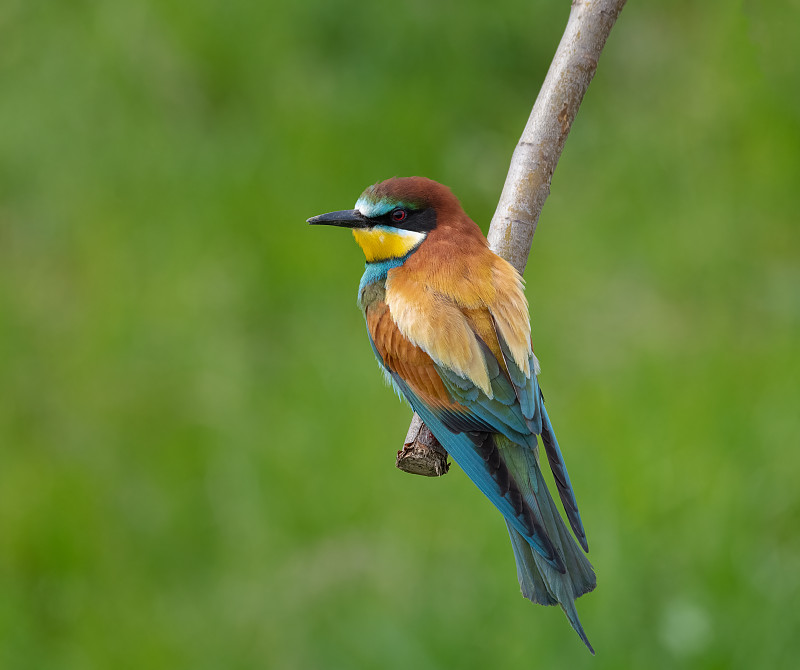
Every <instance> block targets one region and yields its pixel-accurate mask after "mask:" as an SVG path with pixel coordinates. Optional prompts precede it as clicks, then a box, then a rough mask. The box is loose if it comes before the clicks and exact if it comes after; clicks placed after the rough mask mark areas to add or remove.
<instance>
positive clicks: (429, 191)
mask: <svg viewBox="0 0 800 670" xmlns="http://www.w3.org/2000/svg"><path fill="white" fill-rule="evenodd" d="M460 211H463V210H461V205H460V204H459V203H458V200H457V199H456V197H455V196H454V195H453V194H452V192H451V191H450V189H449V188H447V187H446V186H443V185H442V184H439V183H438V182H435V181H432V180H430V179H425V178H424V177H394V178H392V179H387V180H386V181H382V182H379V183H377V184H373V185H372V186H370V187H369V188H367V190H365V191H364V192H363V193H362V194H361V197H359V199H358V201H357V202H356V206H355V209H346V210H342V211H339V212H330V213H328V214H320V215H319V216H314V217H312V218H310V219H308V223H310V224H311V225H327V226H341V227H343V228H351V229H352V231H353V237H355V239H356V242H358V245H359V246H360V247H361V249H362V250H363V251H364V255H365V256H366V258H367V262H368V263H373V262H380V261H386V260H390V259H395V258H402V257H403V256H405V255H406V254H408V253H410V252H411V251H413V250H414V249H416V248H417V247H419V246H420V245H421V244H422V243H423V242H424V241H425V239H426V237H427V236H428V234H429V233H430V232H431V231H433V230H435V229H436V227H437V223H438V222H440V221H441V219H442V217H443V215H444V216H446V215H448V214H450V213H451V212H460Z"/></svg>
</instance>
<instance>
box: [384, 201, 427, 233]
mask: <svg viewBox="0 0 800 670" xmlns="http://www.w3.org/2000/svg"><path fill="white" fill-rule="evenodd" d="M399 214H402V218H399V219H398V218H395V216H396V215H399ZM379 222H385V223H383V225H388V226H392V227H393V228H401V229H403V230H411V231H414V232H418V233H428V232H430V231H431V230H433V229H434V228H436V210H435V209H433V207H428V208H427V209H406V208H404V207H396V208H395V209H393V210H392V211H390V212H387V213H386V214H384V215H383V216H381V217H380V218H379V219H377V220H375V223H379Z"/></svg>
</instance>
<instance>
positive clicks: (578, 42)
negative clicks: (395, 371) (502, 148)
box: [397, 0, 625, 476]
mask: <svg viewBox="0 0 800 670" xmlns="http://www.w3.org/2000/svg"><path fill="white" fill-rule="evenodd" d="M624 5H625V0H574V1H573V3H572V9H571V10H570V14H569V20H568V21H567V27H566V30H565V31H564V35H563V37H562V38H561V43H560V44H559V45H558V49H557V50H556V54H555V56H554V57H553V62H552V63H551V64H550V69H549V70H548V72H547V77H545V80H544V83H543V84H542V88H541V90H540V91H539V95H538V97H537V98H536V102H535V103H534V105H533V110H532V111H531V115H530V117H529V118H528V123H527V124H526V125H525V130H523V132H522V137H521V138H520V140H519V142H518V143H517V147H516V149H514V155H513V156H512V158H511V165H510V167H509V170H508V176H507V177H506V183H505V185H504V186H503V193H502V194H501V196H500V202H499V203H498V205H497V209H496V210H495V213H494V217H492V224H491V226H490V228H489V235H488V239H489V246H490V247H491V248H492V250H493V251H495V252H496V253H497V254H499V255H500V256H502V257H503V258H505V259H506V260H507V261H509V262H510V263H511V264H512V265H513V266H514V267H515V268H517V270H519V272H520V273H523V272H524V271H525V266H526V265H527V263H528V256H529V255H530V249H531V242H532V241H533V234H534V233H535V232H536V224H537V223H538V221H539V214H540V213H541V211H542V207H543V206H544V202H545V200H546V199H547V196H548V195H550V180H551V179H552V177H553V171H554V170H555V169H556V165H557V164H558V159H559V158H560V157H561V152H562V151H563V149H564V143H565V142H566V139H567V135H569V131H570V129H571V128H572V122H573V121H574V120H575V115H576V114H577V113H578V108H579V107H580V105H581V102H582V101H583V96H584V94H585V93H586V89H587V88H589V84H590V83H591V81H592V78H593V77H594V73H595V72H596V70H597V61H598V60H599V58H600V53H601V52H602V51H603V47H604V46H605V43H606V39H608V35H609V33H610V32H611V28H613V26H614V23H615V22H616V20H617V17H618V16H619V13H620V12H621V11H622V8H623V7H624ZM397 467H398V468H400V469H401V470H404V471H405V472H411V473H413V474H425V475H428V476H439V475H443V474H446V473H447V468H448V464H447V452H446V451H445V450H444V448H443V447H442V446H441V445H440V444H439V443H438V441H436V439H435V438H434V437H433V435H432V433H431V432H430V431H429V430H428V428H427V427H426V426H425V424H424V423H423V422H422V420H421V419H420V418H419V417H418V416H417V415H416V414H415V415H414V418H413V419H412V422H411V427H410V428H409V432H408V435H407V436H406V440H405V444H404V445H403V449H402V450H401V451H399V452H398V453H397Z"/></svg>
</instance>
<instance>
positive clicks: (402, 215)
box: [392, 208, 408, 223]
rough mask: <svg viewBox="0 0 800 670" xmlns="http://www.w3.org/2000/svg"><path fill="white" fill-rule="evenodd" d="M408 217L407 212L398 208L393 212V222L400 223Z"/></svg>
mask: <svg viewBox="0 0 800 670" xmlns="http://www.w3.org/2000/svg"><path fill="white" fill-rule="evenodd" d="M406 216H408V214H407V212H406V210H404V209H400V208H398V209H396V210H394V211H393V212H392V221H394V222H396V223H400V222H401V221H405V220H406Z"/></svg>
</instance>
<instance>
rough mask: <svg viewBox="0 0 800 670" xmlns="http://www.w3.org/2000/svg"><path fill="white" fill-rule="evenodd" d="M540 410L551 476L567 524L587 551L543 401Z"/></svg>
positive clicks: (583, 533)
mask: <svg viewBox="0 0 800 670" xmlns="http://www.w3.org/2000/svg"><path fill="white" fill-rule="evenodd" d="M541 410H542V418H543V422H542V444H543V445H544V452H545V454H547V460H548V462H549V463H550V469H551V470H552V471H553V478H554V479H555V480H556V488H557V489H558V495H559V497H560V498H561V504H562V505H564V511H565V512H566V513H567V519H569V525H570V526H572V530H573V531H574V532H575V537H577V538H578V542H580V543H581V546H582V547H583V550H584V551H589V543H588V541H587V540H586V531H584V529H583V522H582V521H581V515H580V512H578V502H577V501H576V500H575V491H574V489H573V488H572V482H570V480H569V473H568V472H567V466H566V464H565V463H564V457H563V456H562V455H561V449H559V447H558V440H556V434H555V432H553V425H552V424H551V423H550V417H549V416H547V410H546V409H545V408H544V403H541Z"/></svg>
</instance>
